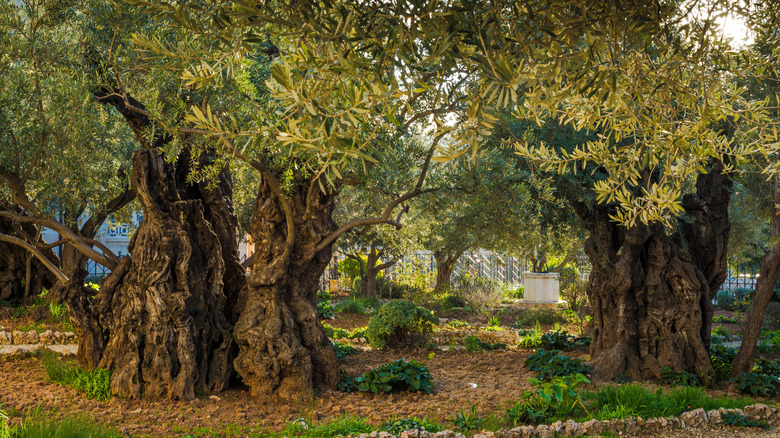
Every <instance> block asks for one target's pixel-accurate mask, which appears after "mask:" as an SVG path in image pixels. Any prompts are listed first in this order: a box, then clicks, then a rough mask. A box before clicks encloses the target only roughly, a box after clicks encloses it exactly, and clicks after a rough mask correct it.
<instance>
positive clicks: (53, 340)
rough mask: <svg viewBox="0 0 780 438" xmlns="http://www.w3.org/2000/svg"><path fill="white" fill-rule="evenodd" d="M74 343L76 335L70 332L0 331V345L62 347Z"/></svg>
mask: <svg viewBox="0 0 780 438" xmlns="http://www.w3.org/2000/svg"><path fill="white" fill-rule="evenodd" d="M75 341H76V335H75V334H74V333H71V332H55V331H52V330H46V331H45V332H41V333H38V332H36V331H35V330H30V331H28V332H23V331H19V330H14V331H12V332H5V331H0V345H35V344H43V345H62V344H72V343H74V342H75Z"/></svg>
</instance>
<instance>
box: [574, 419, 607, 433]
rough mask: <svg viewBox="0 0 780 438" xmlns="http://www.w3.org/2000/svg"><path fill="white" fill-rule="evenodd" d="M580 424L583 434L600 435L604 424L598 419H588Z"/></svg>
mask: <svg viewBox="0 0 780 438" xmlns="http://www.w3.org/2000/svg"><path fill="white" fill-rule="evenodd" d="M580 426H581V427H582V433H583V434H585V435H601V434H602V433H603V432H604V424H603V423H602V422H601V421H599V420H588V421H586V422H584V423H582V424H581V425H580Z"/></svg>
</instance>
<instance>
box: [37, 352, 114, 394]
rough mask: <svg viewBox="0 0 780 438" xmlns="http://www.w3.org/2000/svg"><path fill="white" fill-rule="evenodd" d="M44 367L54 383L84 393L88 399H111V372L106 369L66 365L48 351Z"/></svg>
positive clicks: (45, 355) (44, 359)
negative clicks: (88, 368)
mask: <svg viewBox="0 0 780 438" xmlns="http://www.w3.org/2000/svg"><path fill="white" fill-rule="evenodd" d="M43 367H44V369H46V374H47V375H48V376H49V379H51V380H52V381H53V382H55V383H58V384H60V385H63V386H70V387H72V388H75V389H76V390H78V391H81V392H84V393H85V394H86V395H87V398H94V399H97V400H101V401H105V400H108V399H110V398H111V372H110V371H109V370H106V369H95V370H84V369H82V368H81V367H79V366H78V365H70V364H68V363H65V362H63V361H62V359H60V358H59V357H58V356H57V355H56V354H54V353H52V352H50V351H47V352H46V353H44V356H43Z"/></svg>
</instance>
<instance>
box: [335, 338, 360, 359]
mask: <svg viewBox="0 0 780 438" xmlns="http://www.w3.org/2000/svg"><path fill="white" fill-rule="evenodd" d="M333 348H335V349H336V357H337V358H339V359H341V360H346V359H347V356H352V355H353V354H357V350H356V349H355V347H353V346H351V345H349V344H342V343H340V342H334V343H333Z"/></svg>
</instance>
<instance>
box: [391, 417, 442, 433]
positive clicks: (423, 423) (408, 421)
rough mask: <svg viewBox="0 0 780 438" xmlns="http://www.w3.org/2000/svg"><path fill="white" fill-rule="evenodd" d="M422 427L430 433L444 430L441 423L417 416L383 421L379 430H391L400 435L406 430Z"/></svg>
mask: <svg viewBox="0 0 780 438" xmlns="http://www.w3.org/2000/svg"><path fill="white" fill-rule="evenodd" d="M422 428H425V430H426V431H427V432H430V433H436V432H440V431H441V430H442V427H441V426H440V425H439V424H436V423H435V422H432V421H430V420H427V419H423V418H417V417H412V418H403V419H400V420H399V419H392V420H390V421H387V422H385V423H383V424H382V426H381V427H380V428H379V430H380V431H384V432H389V433H391V434H393V435H396V436H400V435H401V433H403V432H404V431H405V430H412V429H417V430H420V429H422Z"/></svg>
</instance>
